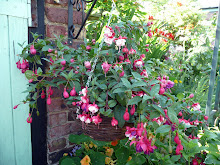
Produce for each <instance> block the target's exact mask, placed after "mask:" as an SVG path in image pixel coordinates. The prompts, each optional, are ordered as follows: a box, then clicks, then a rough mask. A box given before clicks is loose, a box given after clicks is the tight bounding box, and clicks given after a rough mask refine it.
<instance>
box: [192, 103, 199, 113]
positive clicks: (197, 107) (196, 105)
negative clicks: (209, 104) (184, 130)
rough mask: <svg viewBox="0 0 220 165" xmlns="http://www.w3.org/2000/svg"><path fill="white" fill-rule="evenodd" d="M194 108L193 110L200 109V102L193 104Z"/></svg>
mask: <svg viewBox="0 0 220 165" xmlns="http://www.w3.org/2000/svg"><path fill="white" fill-rule="evenodd" d="M192 108H193V110H195V111H200V108H201V107H200V105H199V103H194V104H193V105H192Z"/></svg>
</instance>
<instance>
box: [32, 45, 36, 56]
mask: <svg viewBox="0 0 220 165" xmlns="http://www.w3.org/2000/svg"><path fill="white" fill-rule="evenodd" d="M30 53H31V54H32V55H35V54H36V53H37V51H36V49H34V45H31V46H30Z"/></svg>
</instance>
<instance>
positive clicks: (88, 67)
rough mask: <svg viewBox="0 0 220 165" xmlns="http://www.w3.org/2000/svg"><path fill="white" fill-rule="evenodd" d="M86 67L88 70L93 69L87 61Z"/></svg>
mask: <svg viewBox="0 0 220 165" xmlns="http://www.w3.org/2000/svg"><path fill="white" fill-rule="evenodd" d="M84 65H85V67H86V68H87V69H91V63H90V62H89V61H85V62H84Z"/></svg>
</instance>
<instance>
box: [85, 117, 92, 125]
mask: <svg viewBox="0 0 220 165" xmlns="http://www.w3.org/2000/svg"><path fill="white" fill-rule="evenodd" d="M84 122H85V123H86V124H89V123H91V122H92V118H91V117H90V116H89V115H87V116H86V118H85V121H84Z"/></svg>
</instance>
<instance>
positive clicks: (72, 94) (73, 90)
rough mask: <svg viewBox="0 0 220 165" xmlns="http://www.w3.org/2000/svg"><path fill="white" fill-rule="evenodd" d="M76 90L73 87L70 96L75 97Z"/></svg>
mask: <svg viewBox="0 0 220 165" xmlns="http://www.w3.org/2000/svg"><path fill="white" fill-rule="evenodd" d="M76 94H77V93H76V90H75V87H73V89H72V90H71V91H70V96H76Z"/></svg>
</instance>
